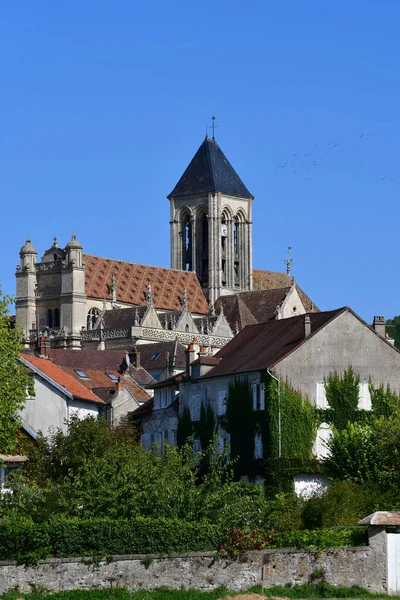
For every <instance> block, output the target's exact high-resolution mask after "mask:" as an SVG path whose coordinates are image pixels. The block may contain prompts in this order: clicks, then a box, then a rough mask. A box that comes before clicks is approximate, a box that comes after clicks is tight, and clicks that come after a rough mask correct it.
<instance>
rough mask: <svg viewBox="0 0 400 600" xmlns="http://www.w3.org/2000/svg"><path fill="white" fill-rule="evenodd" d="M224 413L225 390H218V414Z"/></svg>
mask: <svg viewBox="0 0 400 600" xmlns="http://www.w3.org/2000/svg"><path fill="white" fill-rule="evenodd" d="M225 413H226V390H222V391H220V392H218V414H219V415H224V414H225Z"/></svg>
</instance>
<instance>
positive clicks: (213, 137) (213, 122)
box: [210, 117, 218, 140]
mask: <svg viewBox="0 0 400 600" xmlns="http://www.w3.org/2000/svg"><path fill="white" fill-rule="evenodd" d="M211 121H212V123H211V125H210V127H211V129H212V139H213V140H215V128H216V127H218V125H216V124H215V117H211Z"/></svg>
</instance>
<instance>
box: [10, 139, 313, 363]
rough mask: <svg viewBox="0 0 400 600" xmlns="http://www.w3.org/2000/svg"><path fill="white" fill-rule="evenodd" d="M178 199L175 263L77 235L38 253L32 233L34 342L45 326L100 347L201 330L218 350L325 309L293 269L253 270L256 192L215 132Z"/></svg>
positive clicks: (29, 288)
mask: <svg viewBox="0 0 400 600" xmlns="http://www.w3.org/2000/svg"><path fill="white" fill-rule="evenodd" d="M168 199H169V201H170V210H171V220H170V227H171V268H170V269H167V268H162V267H151V266H147V265H140V264H135V263H128V262H125V261H121V260H113V259H108V258H103V257H99V256H93V255H90V254H84V253H83V247H82V245H81V244H80V243H79V242H78V241H77V240H76V237H75V236H74V235H73V236H72V239H71V241H70V242H68V243H67V245H66V246H65V248H60V247H59V245H58V242H57V240H56V238H54V241H53V244H52V246H51V248H49V249H48V250H46V252H45V253H44V254H43V256H42V257H41V260H40V262H38V261H37V256H38V255H37V250H36V248H35V247H34V246H33V244H32V242H31V240H30V239H27V240H26V243H25V244H24V245H23V246H22V248H21V250H20V264H19V265H18V267H17V272H16V284H17V290H16V321H17V323H18V324H19V325H20V326H21V328H22V330H23V334H24V343H25V346H26V347H30V348H32V349H34V348H35V346H36V345H37V343H38V340H39V338H40V337H41V336H43V335H44V336H47V337H48V338H49V339H50V342H51V345H52V346H53V347H60V348H67V347H68V348H76V349H81V348H87V349H99V350H101V349H105V348H126V349H129V348H132V346H135V345H137V344H140V343H149V342H159V341H172V340H178V341H180V342H182V343H185V344H189V343H191V342H192V341H193V337H196V340H197V342H198V343H199V344H200V346H201V347H203V348H207V352H209V353H214V352H216V351H217V350H218V349H219V348H221V347H223V346H224V345H225V344H226V343H227V342H228V341H229V340H230V339H231V338H232V337H233V336H234V335H235V334H236V333H237V332H238V331H239V330H240V329H242V328H243V327H244V326H245V325H246V324H253V323H254V322H260V319H261V321H262V320H267V319H271V318H285V317H289V316H293V314H303V313H304V312H306V311H310V310H314V309H315V307H313V305H312V303H311V301H310V300H309V298H308V297H307V296H306V295H305V294H304V293H303V292H302V291H301V289H300V288H298V287H297V286H296V285H295V284H294V281H293V280H292V279H291V277H290V276H289V274H288V273H274V272H270V271H253V269H252V202H253V200H254V198H253V196H252V195H251V194H250V192H249V191H248V189H247V188H246V186H245V185H244V184H243V182H242V181H241V179H240V178H239V176H238V175H237V173H236V171H235V170H234V169H233V167H232V166H231V164H230V163H229V161H228V160H227V158H226V157H225V155H224V154H223V152H222V150H221V149H220V148H219V146H218V144H217V143H216V141H215V139H214V138H212V139H210V138H208V137H206V138H205V140H204V141H203V143H202V144H201V145H200V147H199V149H198V151H197V152H196V154H195V155H194V157H193V159H192V161H191V162H190V164H189V166H188V167H187V169H186V170H185V172H184V174H183V175H182V177H181V178H180V180H179V181H178V183H177V185H176V186H175V188H174V189H173V191H172V192H171V193H170V195H169V196H168ZM253 290H254V293H253V292H252V291H253ZM315 310H317V309H315ZM296 311H297V312H296Z"/></svg>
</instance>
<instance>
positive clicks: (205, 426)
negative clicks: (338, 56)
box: [194, 402, 216, 452]
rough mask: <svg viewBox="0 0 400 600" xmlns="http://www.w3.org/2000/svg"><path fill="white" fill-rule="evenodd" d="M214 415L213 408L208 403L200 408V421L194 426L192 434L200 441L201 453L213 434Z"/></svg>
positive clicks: (202, 404)
mask: <svg viewBox="0 0 400 600" xmlns="http://www.w3.org/2000/svg"><path fill="white" fill-rule="evenodd" d="M215 426H216V423H215V415H214V411H213V407H212V406H211V404H210V403H209V402H207V405H206V406H204V402H202V403H201V406H200V420H199V422H198V423H196V424H195V425H194V432H195V435H196V437H197V438H199V440H200V444H201V449H202V451H203V452H205V450H206V449H207V448H208V446H209V445H210V442H211V441H212V439H213V437H214V433H215Z"/></svg>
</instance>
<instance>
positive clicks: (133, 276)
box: [84, 254, 208, 314]
mask: <svg viewBox="0 0 400 600" xmlns="http://www.w3.org/2000/svg"><path fill="white" fill-rule="evenodd" d="M84 260H85V263H86V273H85V283H86V295H87V296H88V297H89V298H99V299H100V298H101V299H103V298H110V291H109V289H108V285H110V283H111V278H112V275H114V277H115V279H116V292H117V301H118V302H125V303H127V304H147V300H146V291H147V284H148V283H149V282H150V284H151V291H152V294H153V302H154V306H155V308H157V309H166V310H175V309H181V308H182V304H181V300H182V296H183V292H184V289H185V288H186V291H187V297H188V300H189V310H190V311H191V312H194V313H199V314H207V312H208V303H207V300H206V298H205V296H204V293H203V290H202V289H201V286H200V283H199V280H198V278H197V275H196V273H194V272H193V271H178V270H175V269H166V268H164V267H150V266H147V265H138V264H136V263H129V262H125V261H122V260H114V259H110V258H102V257H100V256H93V255H91V254H84Z"/></svg>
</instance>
